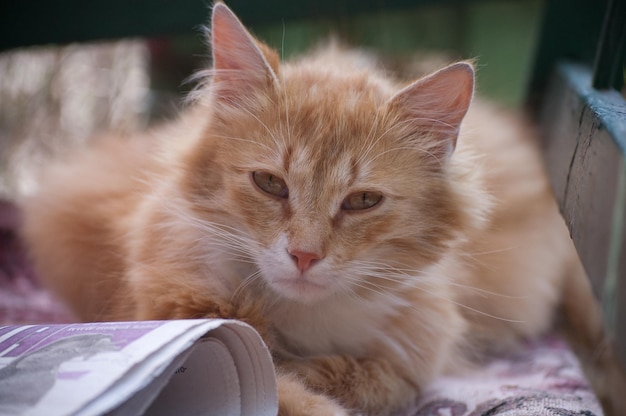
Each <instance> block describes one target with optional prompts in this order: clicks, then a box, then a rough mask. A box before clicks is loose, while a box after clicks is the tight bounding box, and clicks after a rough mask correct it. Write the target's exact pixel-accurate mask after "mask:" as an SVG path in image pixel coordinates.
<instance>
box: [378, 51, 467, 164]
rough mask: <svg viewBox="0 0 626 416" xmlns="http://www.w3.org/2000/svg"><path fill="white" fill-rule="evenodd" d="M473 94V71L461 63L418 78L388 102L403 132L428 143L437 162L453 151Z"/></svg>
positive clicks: (428, 148) (429, 150) (430, 151)
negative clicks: (415, 133)
mask: <svg viewBox="0 0 626 416" xmlns="http://www.w3.org/2000/svg"><path fill="white" fill-rule="evenodd" d="M473 94H474V68H473V67H472V65H471V64H470V63H467V62H460V63H456V64H452V65H450V66H447V67H445V68H443V69H441V70H439V71H437V72H435V73H433V74H431V75H429V76H426V77H424V78H421V79H419V80H418V81H416V82H414V83H413V84H411V85H409V86H408V87H406V88H404V89H403V90H401V91H400V92H399V93H398V94H396V95H395V96H394V97H393V98H392V99H391V100H390V102H389V104H388V105H389V106H390V107H391V111H393V112H394V113H395V114H396V115H397V116H398V117H399V120H398V125H399V128H401V129H402V130H405V129H407V128H408V129H411V130H413V131H414V132H418V133H420V136H423V137H424V138H425V139H426V140H428V143H426V145H427V150H428V152H429V153H431V154H432V155H433V156H435V157H436V158H437V159H438V160H446V159H447V158H448V157H449V156H450V155H451V154H452V152H453V151H454V149H455V147H456V141H457V137H458V134H459V128H460V126H461V121H463V117H465V113H466V112H467V110H468V108H469V105H470V102H471V101H472V96H473Z"/></svg>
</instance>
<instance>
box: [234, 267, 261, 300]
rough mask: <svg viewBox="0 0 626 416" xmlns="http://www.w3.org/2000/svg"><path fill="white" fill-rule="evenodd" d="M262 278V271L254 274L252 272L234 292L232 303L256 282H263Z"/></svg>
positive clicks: (256, 271)
mask: <svg viewBox="0 0 626 416" xmlns="http://www.w3.org/2000/svg"><path fill="white" fill-rule="evenodd" d="M260 278H261V271H260V270H255V271H254V272H252V273H251V274H250V275H248V276H247V277H245V278H244V279H243V280H242V281H241V283H240V284H239V285H238V286H237V288H236V289H235V290H234V291H233V294H232V295H231V297H230V301H231V303H232V302H233V301H234V300H235V299H237V297H238V296H239V295H240V294H242V293H243V292H244V291H245V290H246V289H247V288H248V287H249V286H251V285H252V284H254V283H255V282H256V281H259V280H262V279H260Z"/></svg>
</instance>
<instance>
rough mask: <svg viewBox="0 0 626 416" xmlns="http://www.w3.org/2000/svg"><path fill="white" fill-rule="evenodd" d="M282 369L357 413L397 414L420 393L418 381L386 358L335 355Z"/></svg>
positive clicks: (284, 364) (283, 366) (282, 364)
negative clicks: (400, 370)
mask: <svg viewBox="0 0 626 416" xmlns="http://www.w3.org/2000/svg"><path fill="white" fill-rule="evenodd" d="M279 368H280V369H282V370H284V371H286V372H289V373H291V374H295V375H297V376H298V377H300V378H302V379H303V380H304V382H305V384H306V386H307V387H308V388H310V389H311V390H313V391H315V392H317V393H320V394H325V395H327V396H329V397H332V398H333V399H335V400H337V402H338V403H341V405H343V406H345V407H346V408H348V409H356V410H355V411H356V412H357V414H361V412H362V413H363V414H368V415H385V414H390V413H393V412H394V411H397V410H399V409H402V408H403V407H404V406H408V405H409V404H410V403H411V402H412V401H413V400H414V399H415V398H416V397H417V395H418V393H419V386H418V385H417V383H416V382H415V381H414V380H411V379H410V378H409V377H408V376H404V375H402V374H401V373H400V372H399V371H397V370H396V369H395V368H394V367H393V366H392V365H391V364H390V363H389V362H387V361H385V360H382V359H375V358H355V357H351V356H343V355H332V356H323V357H315V358H311V359H301V360H292V361H287V362H283V363H280V364H279Z"/></svg>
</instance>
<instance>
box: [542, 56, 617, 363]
mask: <svg viewBox="0 0 626 416" xmlns="http://www.w3.org/2000/svg"><path fill="white" fill-rule="evenodd" d="M542 108H543V111H542V114H541V125H542V127H543V130H542V134H543V137H544V145H545V151H544V155H545V160H546V168H547V170H548V174H549V176H550V179H551V182H552V186H553V190H554V193H555V196H556V198H557V201H558V202H559V206H560V208H561V212H562V214H563V216H564V218H565V220H566V222H567V225H568V227H569V229H570V233H571V235H572V239H573V241H574V244H575V245H576V248H577V250H578V253H579V255H580V257H581V260H582V262H583V264H584V266H585V269H586V271H587V273H588V275H589V278H590V279H591V283H592V286H593V288H594V291H595V293H596V295H598V297H599V298H600V299H601V300H602V303H603V305H604V307H605V314H606V318H607V324H608V325H609V326H610V327H611V329H612V330H613V331H614V332H615V334H616V337H617V338H618V340H619V342H620V348H621V354H622V357H623V359H624V360H625V361H626V333H625V332H626V260H625V259H624V258H626V242H624V234H625V233H624V221H623V219H624V215H625V213H624V204H625V202H624V199H625V198H626V196H625V195H626V189H624V187H626V179H624V177H623V176H624V175H625V173H624V169H625V166H624V150H625V149H626V146H625V139H626V102H625V101H624V99H623V97H621V96H620V95H619V94H618V93H617V92H616V91H596V90H594V89H592V88H591V71H589V70H588V69H587V68H586V67H582V66H576V65H571V64H563V65H561V66H560V67H559V68H558V70H557V72H556V74H555V77H554V78H553V80H552V82H551V84H550V88H549V90H548V91H547V93H546V98H545V100H544V104H543V107H542ZM620 253H623V254H620Z"/></svg>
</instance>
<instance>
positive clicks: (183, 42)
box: [151, 0, 544, 106]
mask: <svg viewBox="0 0 626 416" xmlns="http://www.w3.org/2000/svg"><path fill="white" fill-rule="evenodd" d="M543 3H544V2H543V1H541V0H487V1H472V2H449V1H448V2H447V1H440V2H432V3H431V4H426V5H419V6H417V7H408V8H404V9H394V10H391V11H386V10H384V9H383V10H382V11H376V12H368V13H366V14H359V13H358V12H355V13H354V14H353V15H349V16H347V15H345V14H344V15H342V16H341V17H336V18H333V17H328V18H323V19H310V20H287V21H282V22H280V19H278V18H277V20H276V21H277V22H279V23H271V24H258V23H257V24H253V25H250V24H249V23H247V22H246V20H245V19H244V21H243V23H244V24H246V25H247V26H249V27H251V30H252V32H253V33H254V34H255V35H256V36H257V37H259V38H260V39H262V40H263V41H265V42H266V43H268V44H269V45H271V46H273V47H274V48H276V49H277V50H278V51H279V52H281V54H282V56H283V57H284V58H289V57H291V56H293V55H297V54H300V53H302V52H304V51H306V50H307V49H308V48H311V47H314V46H315V45H317V44H318V43H320V42H322V41H324V40H325V39H327V38H328V37H329V36H331V35H333V36H336V37H338V38H339V39H340V40H342V41H343V42H344V43H346V44H347V45H349V46H358V47H365V48H368V49H372V50H374V51H375V52H376V53H378V54H380V55H382V56H383V57H384V58H387V62H388V63H389V64H390V66H392V67H393V66H394V65H393V64H394V63H398V62H400V63H401V62H402V61H406V60H408V59H410V58H411V57H414V56H416V54H419V55H420V56H422V55H428V54H429V53H432V54H434V55H436V56H439V55H441V54H444V55H445V56H446V57H447V59H452V60H455V59H475V60H476V63H477V66H478V91H479V93H480V94H482V95H485V96H488V97H490V98H493V99H494V100H497V101H498V102H500V103H502V104H503V105H507V106H517V105H520V104H521V103H522V102H523V100H524V97H525V91H526V88H527V83H528V79H529V75H530V71H531V68H532V65H533V59H534V51H535V45H536V41H537V37H538V34H539V30H540V26H541V20H542V11H543ZM233 9H234V12H235V13H237V9H236V8H234V7H233ZM276 16H277V17H279V16H280V10H276ZM151 50H152V56H153V59H154V60H155V64H156V65H153V71H154V72H153V74H152V80H153V81H152V82H153V88H154V90H155V91H157V92H158V91H160V92H162V93H165V94H167V92H168V91H170V92H171V91H172V89H173V87H175V88H177V89H178V92H184V91H185V90H188V89H190V86H189V85H185V84H181V81H182V80H183V79H184V78H185V77H186V76H188V75H189V74H190V73H192V72H193V71H194V70H197V69H198V68H201V67H202V65H203V64H206V61H207V55H208V52H207V50H206V47H205V44H204V42H203V40H202V36H201V35H199V34H198V33H196V34H193V35H182V36H173V37H167V38H160V39H155V40H153V41H152V43H151ZM173 62H175V63H176V65H173V64H172V63H173ZM203 62H204V63H203ZM176 86H180V88H178V87H176Z"/></svg>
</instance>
